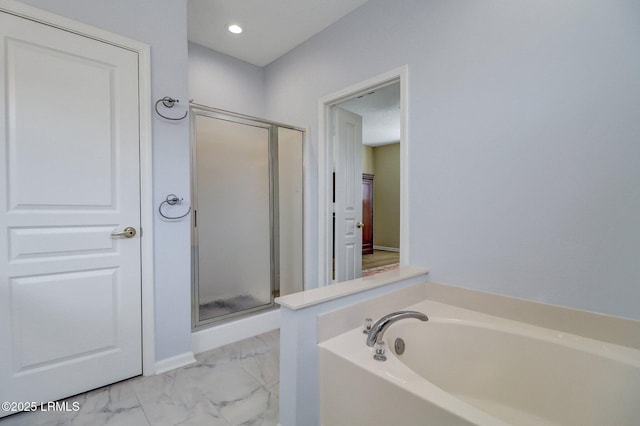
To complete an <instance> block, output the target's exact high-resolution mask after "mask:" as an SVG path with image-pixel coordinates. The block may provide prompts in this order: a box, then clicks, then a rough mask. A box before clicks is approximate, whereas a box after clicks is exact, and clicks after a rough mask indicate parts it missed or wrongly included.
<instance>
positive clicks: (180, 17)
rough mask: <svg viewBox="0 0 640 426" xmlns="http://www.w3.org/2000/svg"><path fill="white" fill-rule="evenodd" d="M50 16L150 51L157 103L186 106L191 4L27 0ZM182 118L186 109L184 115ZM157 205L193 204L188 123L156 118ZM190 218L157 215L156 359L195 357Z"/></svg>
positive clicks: (134, 0) (143, 0)
mask: <svg viewBox="0 0 640 426" xmlns="http://www.w3.org/2000/svg"><path fill="white" fill-rule="evenodd" d="M23 3H27V4H31V5H33V6H36V7H39V8H41V9H44V10H48V11H50V12H53V13H56V14H59V15H63V16H66V17H68V18H71V19H75V20H77V21H80V22H83V23H86V24H89V25H93V26H95V27H98V28H102V29H105V30H107V31H111V32H114V33H117V34H121V35H123V36H126V37H129V38H132V39H135V40H138V41H141V42H144V43H147V44H149V45H150V46H151V96H152V101H154V102H155V100H156V99H159V98H162V97H164V96H171V97H174V98H178V99H179V100H180V105H181V106H182V105H187V103H188V99H189V95H188V87H187V74H188V69H187V6H186V2H184V1H175V0H153V1H150V0H112V1H108V2H105V1H100V0H84V1H77V0H56V1H55V2H52V1H47V0H25V1H23ZM180 112H182V111H180ZM153 169H154V176H153V186H154V189H153V191H154V206H157V205H158V204H159V203H160V202H161V201H162V200H164V199H165V198H166V196H167V194H170V193H174V194H178V195H179V196H180V197H184V199H185V204H186V205H188V202H189V194H190V189H189V122H188V120H183V121H181V122H168V121H165V120H163V119H161V118H159V117H158V116H157V115H156V114H155V113H153ZM190 229H191V228H190V223H189V219H184V220H182V221H178V222H166V221H163V220H162V219H160V218H159V216H158V215H157V214H156V217H155V221H154V234H155V235H154V238H155V266H154V272H155V315H156V359H157V360H161V359H164V358H169V357H172V356H175V355H178V354H182V353H184V352H188V351H191V314H190V312H191V302H190V292H191V286H190V280H191V278H190V277H191V267H190V262H191V261H190V256H191V255H190V253H191V245H190Z"/></svg>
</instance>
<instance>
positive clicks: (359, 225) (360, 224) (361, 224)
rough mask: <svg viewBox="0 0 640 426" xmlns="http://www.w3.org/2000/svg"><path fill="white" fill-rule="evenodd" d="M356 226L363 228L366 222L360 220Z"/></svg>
mask: <svg viewBox="0 0 640 426" xmlns="http://www.w3.org/2000/svg"><path fill="white" fill-rule="evenodd" d="M356 226H357V227H358V228H363V227H364V223H362V222H358V223H356Z"/></svg>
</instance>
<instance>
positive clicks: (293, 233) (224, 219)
mask: <svg viewBox="0 0 640 426" xmlns="http://www.w3.org/2000/svg"><path fill="white" fill-rule="evenodd" d="M190 115H191V134H192V143H191V152H192V159H191V161H192V163H191V164H192V203H193V206H194V212H193V215H192V242H193V247H192V251H193V256H192V259H193V265H192V266H193V271H192V281H193V282H192V288H193V291H192V293H193V304H192V307H193V309H192V312H193V327H194V328H199V327H203V326H206V325H209V324H211V323H216V322H219V321H223V320H227V319H230V318H235V317H237V316H240V315H246V314H250V313H254V312H258V311H262V310H266V309H271V308H273V307H274V298H275V297H278V296H279V295H285V294H289V293H293V292H296V291H301V290H302V289H303V241H302V235H303V223H302V217H303V211H302V206H303V197H302V188H303V141H304V130H303V129H300V128H297V127H294V126H288V125H284V124H280V123H273V122H269V121H266V120H262V119H257V118H253V117H248V116H245V115H242V114H236V113H231V112H228V111H221V110H216V109H213V108H209V107H206V106H203V105H197V104H192V105H191V114H190Z"/></svg>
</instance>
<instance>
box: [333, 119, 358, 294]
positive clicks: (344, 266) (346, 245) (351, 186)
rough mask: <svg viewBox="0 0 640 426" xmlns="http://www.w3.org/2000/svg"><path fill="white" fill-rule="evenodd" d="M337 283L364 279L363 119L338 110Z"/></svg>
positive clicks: (336, 164)
mask: <svg viewBox="0 0 640 426" xmlns="http://www.w3.org/2000/svg"><path fill="white" fill-rule="evenodd" d="M334 127H335V136H336V139H335V153H336V154H335V177H336V178H335V179H336V181H335V197H336V198H335V214H336V232H335V241H334V244H335V252H336V255H335V256H336V257H335V270H336V281H338V282H340V281H346V280H352V279H354V278H359V277H360V276H361V275H362V233H361V228H359V227H358V226H357V223H358V222H361V221H362V117H360V116H359V115H357V114H354V113H352V112H349V111H347V110H344V109H342V108H338V107H334Z"/></svg>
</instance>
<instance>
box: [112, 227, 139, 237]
mask: <svg viewBox="0 0 640 426" xmlns="http://www.w3.org/2000/svg"><path fill="white" fill-rule="evenodd" d="M135 235H136V228H133V227H131V226H127V227H126V228H124V231H122V232H113V233H112V234H111V236H112V237H125V238H133V237H135Z"/></svg>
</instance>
